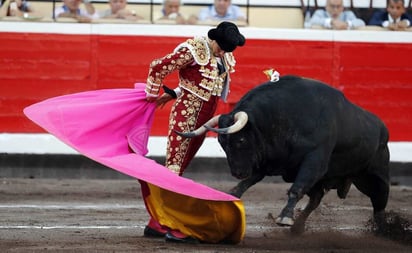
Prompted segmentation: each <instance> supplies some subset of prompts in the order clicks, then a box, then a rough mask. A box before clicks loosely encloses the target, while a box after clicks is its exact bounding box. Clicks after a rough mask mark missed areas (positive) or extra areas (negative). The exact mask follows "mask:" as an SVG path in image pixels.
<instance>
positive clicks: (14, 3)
mask: <svg viewBox="0 0 412 253" xmlns="http://www.w3.org/2000/svg"><path fill="white" fill-rule="evenodd" d="M0 6H1V7H0V17H5V16H17V17H27V16H28V13H33V12H34V9H33V7H32V6H31V5H30V4H29V2H27V1H26V0H5V1H2V4H1V5H0Z"/></svg>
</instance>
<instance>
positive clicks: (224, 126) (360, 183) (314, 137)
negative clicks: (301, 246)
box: [181, 76, 389, 233]
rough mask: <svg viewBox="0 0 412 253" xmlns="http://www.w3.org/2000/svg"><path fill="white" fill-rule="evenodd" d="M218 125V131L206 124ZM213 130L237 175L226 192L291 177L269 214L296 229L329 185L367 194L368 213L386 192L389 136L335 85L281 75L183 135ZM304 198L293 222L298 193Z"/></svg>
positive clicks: (377, 209) (380, 208)
mask: <svg viewBox="0 0 412 253" xmlns="http://www.w3.org/2000/svg"><path fill="white" fill-rule="evenodd" d="M216 124H218V126H219V128H218V129H217V128H213V127H214V126H215V125H216ZM207 129H208V130H212V131H215V132H217V133H219V134H218V140H219V143H220V145H221V146H222V148H223V149H224V150H225V152H226V156H227V161H228V163H229V166H230V169H231V173H232V175H233V176H234V177H237V178H239V179H242V181H241V182H239V183H238V185H237V186H235V187H234V188H233V189H232V190H231V191H230V193H231V194H232V195H235V196H237V197H241V196H242V194H243V193H244V192H245V191H246V190H247V189H248V188H249V187H250V186H252V185H254V184H255V183H257V182H259V181H261V180H262V179H263V178H264V177H265V176H276V175H281V176H282V178H283V179H284V180H285V181H286V182H293V184H292V185H291V187H290V189H289V191H288V202H287V205H286V206H285V207H284V208H283V210H282V212H281V213H280V215H279V216H278V218H277V219H276V222H277V223H278V224H280V225H288V226H292V232H297V233H301V232H303V231H304V225H305V221H306V219H307V217H308V216H309V215H310V213H311V212H312V211H313V210H314V209H316V208H317V207H318V205H319V203H320V201H321V199H322V197H323V196H324V194H325V192H326V191H328V190H330V189H336V190H337V194H338V196H339V197H340V198H345V197H346V195H347V193H348V191H349V188H350V186H351V185H352V184H353V185H355V186H356V188H357V189H358V190H359V191H361V192H362V193H364V194H365V195H367V196H368V197H369V198H370V200H371V202H372V206H373V211H374V215H375V218H377V217H379V216H382V215H383V214H384V210H385V207H386V204H387V201H388V195H389V150H388V145H387V143H388V138H389V133H388V130H387V128H386V127H385V124H384V123H383V122H382V121H381V120H380V119H379V118H378V117H376V116H375V115H373V114H372V113H370V112H368V111H366V110H364V109H362V108H360V107H359V106H356V105H354V104H353V103H351V102H350V101H348V99H346V98H345V96H344V95H343V94H342V93H341V92H340V91H338V90H336V89H334V88H332V87H330V86H329V85H326V84H323V83H321V82H319V81H316V80H311V79H305V78H300V77H295V76H284V77H281V78H280V80H279V81H278V82H275V83H273V82H267V83H264V84H261V85H259V86H258V87H256V88H254V89H252V90H251V91H249V92H248V93H247V94H246V95H245V96H244V97H243V98H241V100H240V101H239V102H238V103H237V104H236V106H235V107H234V109H233V110H232V111H231V112H230V113H228V114H222V115H218V116H216V117H214V118H213V119H211V120H210V121H209V122H207V123H206V124H205V125H204V126H203V127H201V128H199V129H197V130H195V131H193V132H190V133H181V134H182V135H183V136H186V137H193V136H196V135H199V134H204V132H206V130H207ZM305 194H307V195H308V196H309V202H308V204H307V206H306V207H305V209H304V210H303V211H302V212H301V213H300V215H299V216H298V217H297V218H296V219H294V208H295V207H296V204H297V202H298V201H299V200H300V199H301V198H302V197H303V196H304V195H305Z"/></svg>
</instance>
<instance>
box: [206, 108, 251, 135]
mask: <svg viewBox="0 0 412 253" xmlns="http://www.w3.org/2000/svg"><path fill="white" fill-rule="evenodd" d="M234 118H235V123H233V125H231V126H229V127H226V128H212V127H210V126H206V125H205V126H204V127H206V128H207V129H208V130H210V131H213V132H215V133H218V134H233V133H236V132H239V131H240V130H241V129H242V128H243V127H244V126H245V125H246V123H247V121H248V116H247V113H246V112H244V111H240V112H237V113H236V114H235V116H234Z"/></svg>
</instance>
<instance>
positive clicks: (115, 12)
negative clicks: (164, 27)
mask: <svg viewBox="0 0 412 253" xmlns="http://www.w3.org/2000/svg"><path fill="white" fill-rule="evenodd" d="M109 6H110V8H109V9H107V10H104V11H101V12H99V13H98V16H99V18H112V19H126V20H131V21H136V20H139V19H143V17H141V16H139V15H137V13H136V11H135V10H129V9H127V8H126V6H127V0H109Z"/></svg>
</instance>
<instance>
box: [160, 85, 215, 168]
mask: <svg viewBox="0 0 412 253" xmlns="http://www.w3.org/2000/svg"><path fill="white" fill-rule="evenodd" d="M218 99H219V97H217V96H211V98H210V99H209V101H204V100H202V99H200V98H199V97H197V96H195V95H193V94H192V93H190V92H188V91H186V90H183V89H182V94H181V95H180V96H179V97H178V98H177V100H176V101H175V103H174V105H173V107H172V110H171V114H170V119H169V132H168V139H167V150H166V167H167V168H169V170H171V171H173V172H175V173H176V174H179V175H182V174H183V172H184V170H185V169H186V168H187V166H188V165H189V163H190V161H191V160H192V159H193V157H194V156H195V154H196V152H197V151H198V150H199V148H200V146H201V145H202V143H203V141H204V139H205V136H206V134H203V135H201V136H197V137H194V138H184V137H181V136H179V135H177V134H176V133H175V132H174V131H173V130H176V131H179V132H189V131H193V130H195V129H197V128H199V127H200V126H202V125H203V124H205V123H206V122H207V121H208V120H209V119H210V118H212V117H213V115H214V114H215V111H216V107H217V104H218Z"/></svg>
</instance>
